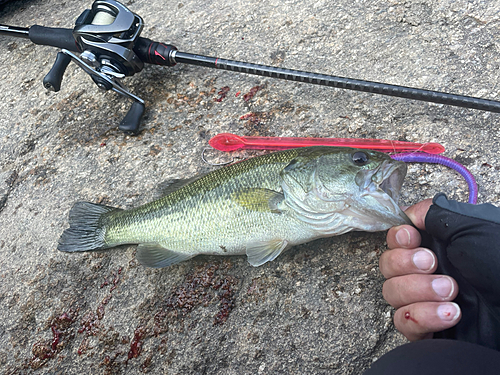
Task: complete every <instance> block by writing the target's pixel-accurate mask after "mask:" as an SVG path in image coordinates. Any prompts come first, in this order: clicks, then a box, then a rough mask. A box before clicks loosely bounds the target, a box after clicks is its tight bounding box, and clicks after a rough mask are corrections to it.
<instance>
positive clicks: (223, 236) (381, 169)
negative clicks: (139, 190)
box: [58, 146, 411, 268]
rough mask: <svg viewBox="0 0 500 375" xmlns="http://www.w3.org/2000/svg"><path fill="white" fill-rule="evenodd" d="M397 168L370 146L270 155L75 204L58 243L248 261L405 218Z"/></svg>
mask: <svg viewBox="0 0 500 375" xmlns="http://www.w3.org/2000/svg"><path fill="white" fill-rule="evenodd" d="M405 176H406V164H405V163H404V162H401V161H396V160H393V159H391V157H390V156H388V155H387V154H384V153H381V152H378V151H372V150H361V149H354V148H349V147H328V146H315V147H303V148H295V149H289V150H285V151H279V152H274V153H269V154H265V155H261V156H257V157H254V158H250V159H247V160H245V161H241V162H238V163H234V164H231V165H229V166H225V167H222V168H220V169H217V170H215V171H212V172H210V173H208V174H206V175H204V176H201V177H197V178H193V179H191V180H190V181H189V182H188V183H186V184H184V186H181V187H179V188H178V189H176V190H174V191H172V192H170V193H169V194H166V195H165V196H163V197H161V198H160V199H158V200H155V201H152V202H150V203H147V204H144V205H142V206H139V207H136V208H132V209H128V210H123V209H120V208H115V207H109V206H105V205H100V204H94V203H90V202H77V203H75V205H74V206H73V208H72V209H71V210H70V213H69V228H67V229H66V230H65V231H64V232H63V234H62V235H61V237H60V239H59V244H58V250H60V251H63V252H69V253H75V252H82V251H94V250H103V249H108V248H113V247H116V246H119V245H125V244H127V245H131V244H133V245H135V244H136V245H138V246H137V250H136V258H137V259H138V261H139V262H140V263H141V264H142V265H144V266H146V267H152V268H161V267H167V266H171V265H173V264H177V263H179V262H182V261H186V260H188V259H190V258H193V257H194V256H196V255H199V254H208V255H242V254H246V255H247V259H248V262H249V263H250V264H251V265H252V266H255V267H257V266H260V265H262V264H264V263H266V262H269V261H272V260H274V259H275V258H276V257H277V256H278V255H280V254H281V253H282V252H283V251H285V250H286V249H288V248H290V247H292V246H296V245H299V244H303V243H306V242H310V241H312V240H315V239H318V238H324V237H330V236H335V235H340V234H344V233H347V232H349V231H367V232H374V231H384V230H387V229H389V228H390V227H392V226H395V225H400V224H405V223H406V224H411V222H410V220H409V219H408V217H407V216H406V215H405V214H404V212H403V211H402V210H401V209H400V207H399V206H398V203H397V202H398V199H399V191H400V189H401V186H402V184H403V181H404V178H405Z"/></svg>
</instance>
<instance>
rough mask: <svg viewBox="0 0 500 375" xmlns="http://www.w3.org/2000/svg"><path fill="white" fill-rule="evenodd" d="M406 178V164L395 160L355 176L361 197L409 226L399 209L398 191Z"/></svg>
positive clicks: (409, 222) (407, 220) (406, 218)
mask: <svg viewBox="0 0 500 375" xmlns="http://www.w3.org/2000/svg"><path fill="white" fill-rule="evenodd" d="M405 176H406V164H405V163H403V162H401V161H396V160H392V159H391V160H386V161H384V162H383V163H382V164H380V166H379V167H378V168H376V169H373V170H364V171H362V172H360V173H358V175H357V176H356V180H357V181H356V182H357V184H358V185H359V187H360V190H361V196H370V197H371V198H373V199H375V200H376V201H377V202H378V204H379V205H380V206H382V207H384V208H385V209H386V210H387V212H388V213H389V214H390V215H391V216H396V217H398V218H399V219H398V220H402V221H401V222H403V221H404V222H406V223H408V224H411V221H410V219H408V217H407V216H406V214H405V213H404V212H403V211H402V210H401V209H400V208H399V206H398V201H399V191H400V190H401V186H402V185H403V181H404V178H405Z"/></svg>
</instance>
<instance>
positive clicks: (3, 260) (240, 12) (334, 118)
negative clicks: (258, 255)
mask: <svg viewBox="0 0 500 375" xmlns="http://www.w3.org/2000/svg"><path fill="white" fill-rule="evenodd" d="M64 4H65V5H64V6H63V4H62V3H61V2H60V1H55V0H19V1H13V2H10V3H8V4H7V5H5V6H4V8H3V10H1V11H0V23H5V24H11V25H18V26H30V25H33V24H39V25H44V26H54V27H68V28H71V27H72V25H73V22H74V20H75V19H76V17H77V16H78V15H79V14H80V13H81V12H82V11H83V9H84V8H85V7H89V6H90V5H91V2H90V1H88V2H84V1H79V2H65V3H64ZM127 5H128V6H129V7H130V9H131V10H132V11H134V12H136V13H139V14H140V15H141V16H142V17H143V18H144V20H145V22H146V28H145V31H144V32H143V36H147V37H149V38H151V39H155V40H160V41H164V42H166V43H172V44H174V45H176V46H177V47H178V48H179V50H181V51H184V52H192V53H200V54H206V55H210V56H219V57H224V58H229V59H238V60H243V61H249V62H256V63H264V64H273V65H278V66H283V67H287V68H295V69H305V70H308V71H315V72H321V73H330V74H335V75H340V76H346V77H352V78H359V79H366V80H374V81H380V82H387V83H393V84H403V85H408V86H414V87H420V88H427V89H434V90H440V91H445V92H453V93H458V94H465V95H472V96H480V97H484V98H491V99H498V95H497V89H498V82H499V63H500V59H499V58H500V52H499V42H498V41H499V40H500V35H499V34H500V30H499V28H498V26H499V23H500V21H499V11H500V3H499V2H498V1H489V2H485V1H466V0H457V1H454V0H448V1H445V0H442V1H437V0H422V1H419V2H411V1H386V0H374V1H356V0H355V1H352V0H338V1H335V2H331V1H330V2H329V1H313V0H303V1H294V0H291V1H278V0H273V1H255V2H248V1H239V0H236V1H231V2H226V1H220V0H214V1H211V2H206V1H201V0H193V1H182V2H181V1H159V0H151V1H143V0H133V1H129V2H128V3H127ZM0 51H1V53H0V78H1V80H0V279H1V284H0V301H1V307H2V308H1V309H0V368H1V369H2V370H1V372H2V373H5V374H27V373H37V374H38V373H40V374H41V373H58V374H59V373H60V374H63V373H64V374H81V373H82V372H84V371H85V372H88V373H106V374H124V373H127V374H136V373H142V372H150V373H165V374H205V373H206V374H304V373H308V374H332V373H339V374H355V373H360V372H362V371H363V370H364V369H366V368H367V367H368V366H369V365H370V363H371V362H372V361H373V360H375V359H376V358H378V357H379V356H380V355H382V354H383V353H385V352H387V351H388V350H390V349H391V348H393V347H395V346H397V345H400V344H401V343H403V342H405V340H404V338H403V337H402V336H401V335H399V334H398V333H397V332H396V331H395V329H394V327H393V325H392V315H391V314H392V308H391V307H390V306H388V305H387V304H386V303H385V302H384V300H383V299H382V296H381V288H382V283H383V278H382V276H381V275H380V273H379V271H378V267H377V264H378V256H379V255H380V253H381V252H382V251H383V250H384V249H385V243H384V241H385V237H384V233H377V234H367V233H351V234H347V235H343V236H340V237H335V238H331V239H324V240H319V241H315V242H313V243H310V244H307V245H303V246H299V247H296V248H293V249H291V250H290V251H288V252H287V253H286V254H283V255H281V256H280V257H279V258H278V259H277V260H275V261H273V262H271V263H270V264H266V265H264V266H262V267H259V268H253V267H251V266H250V265H249V264H248V263H247V261H246V259H245V258H244V257H231V258H218V257H198V258H195V259H193V260H191V261H188V262H185V263H182V264H180V265H177V266H174V267H171V268H169V269H160V270H151V269H145V268H143V267H142V266H140V265H138V263H137V262H136V260H135V258H134V251H135V248H134V247H133V246H131V247H125V248H121V249H113V250H110V251H107V252H97V253H90V254H89V253H87V254H69V255H68V254H63V253H60V252H58V251H57V250H56V245H57V240H58V238H59V236H60V235H61V233H62V231H63V230H64V229H65V228H66V227H67V214H68V211H69V209H70V208H71V206H72V204H73V203H74V202H75V201H78V200H87V201H91V202H103V203H106V204H108V205H114V206H118V207H122V208H130V207H135V206H138V205H140V204H142V203H145V202H147V201H150V200H151V199H154V198H156V197H158V196H159V195H160V194H161V190H162V189H163V188H164V187H165V186H166V183H167V182H168V181H169V180H172V179H177V178H188V177H191V176H193V175H196V174H198V173H201V172H206V171H209V170H211V169H213V168H216V167H214V166H211V165H208V164H206V163H204V162H203V161H202V158H201V153H202V150H203V149H204V148H206V147H207V146H208V140H209V139H210V138H211V137H212V136H214V135H216V134H218V133H220V132H228V131H229V132H233V133H236V134H243V135H271V136H317V137H364V138H366V137H376V138H389V139H400V140H408V141H418V142H426V141H436V142H440V143H442V144H443V145H445V147H446V149H447V151H446V154H445V155H446V156H448V157H452V158H455V159H457V160H459V161H460V162H462V163H463V164H465V165H466V166H467V167H468V168H469V169H470V170H471V172H472V173H473V174H474V175H475V177H476V178H477V181H478V184H479V201H480V202H492V203H494V204H498V203H499V202H500V188H499V186H498V183H497V181H498V173H499V172H498V170H499V169H500V162H499V160H498V157H497V153H498V149H499V138H498V137H499V131H498V126H497V123H498V119H499V115H498V114H490V113H486V112H481V111H475V110H468V109H461V108H455V107H447V106H442V105H434V104H427V103H422V102H412V101H408V100H404V99H396V98H390V97H381V96H378V95H371V94H364V93H358V92H352V91H344V90H336V89H331V88H323V87H316V86H310V85H306V84H299V83H290V82H283V81H279V80H274V79H270V78H262V77H256V76H246V75H242V74H237V73H232V72H223V71H217V70H212V69H207V68H201V67H194V66H186V65H183V66H181V65H178V66H176V67H174V68H160V67H154V66H148V67H146V68H145V69H144V71H143V72H142V73H140V74H138V75H136V76H134V77H132V78H129V79H127V80H126V84H127V85H128V87H130V88H131V90H132V91H133V92H134V93H135V94H137V95H139V96H141V97H142V98H144V99H145V101H146V104H147V110H146V114H145V117H144V120H143V123H142V125H143V128H144V130H143V131H142V132H141V134H140V135H139V136H138V137H128V136H125V135H123V134H122V133H120V132H119V131H118V129H117V125H118V123H119V121H120V120H121V118H122V117H123V116H124V114H125V113H126V111H127V109H128V105H129V103H128V102H127V101H125V100H124V99H122V98H120V97H118V96H117V95H116V94H114V93H109V92H108V93H103V92H101V91H99V90H98V89H97V87H96V86H95V85H94V84H93V83H92V81H91V80H90V78H89V77H88V76H86V74H84V73H83V72H82V71H81V70H80V69H79V68H77V67H76V66H75V65H70V67H69V68H68V70H67V73H66V75H65V77H64V81H63V87H62V90H61V91H60V92H59V93H52V92H48V91H46V90H45V89H44V88H43V87H42V79H43V76H44V75H45V74H46V73H47V72H48V70H49V69H50V67H51V65H52V63H53V61H54V59H55V53H56V50H54V49H52V48H49V47H42V46H36V45H34V44H32V43H30V42H29V41H28V40H23V39H11V38H7V37H4V36H0ZM225 86H228V87H229V88H230V91H229V92H228V94H227V97H226V98H224V99H223V100H222V101H220V102H217V101H215V100H214V99H216V98H218V97H219V96H218V95H217V93H218V91H220V90H221V88H223V87H225ZM255 86H263V88H262V89H261V90H259V91H258V92H257V93H256V95H255V96H254V97H253V98H252V99H251V100H249V101H248V102H246V101H245V100H244V99H243V94H245V93H247V92H249V91H250V90H251V89H252V88H253V87H255ZM238 92H241V95H238V96H236V93H238ZM249 113H253V114H254V115H253V116H249V117H248V118H247V119H246V120H241V119H240V117H241V116H243V115H246V114H249ZM257 153H258V152H252V153H248V152H247V153H244V152H240V153H237V154H236V155H234V156H235V157H236V158H241V157H248V156H249V155H255V154H257ZM206 157H207V158H208V159H209V160H210V161H212V162H214V163H216V162H220V161H224V160H228V158H230V156H228V155H221V154H220V153H217V152H213V151H209V152H207V153H206ZM439 191H444V192H446V193H447V194H448V195H449V196H450V197H452V198H454V199H458V200H465V199H466V196H467V187H466V185H465V183H464V181H463V180H462V179H461V178H460V177H459V176H458V175H457V174H456V173H454V172H453V171H450V170H448V169H446V168H444V167H440V166H434V165H420V164H419V165H411V166H410V167H409V175H408V178H407V180H406V182H405V185H404V187H403V203H404V204H412V203H416V202H417V201H419V200H421V199H423V198H429V197H432V196H433V195H434V194H435V193H437V192H439Z"/></svg>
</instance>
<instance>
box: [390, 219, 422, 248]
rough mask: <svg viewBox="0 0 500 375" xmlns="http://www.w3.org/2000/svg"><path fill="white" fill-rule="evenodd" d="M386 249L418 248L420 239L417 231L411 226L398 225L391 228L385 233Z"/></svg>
mask: <svg viewBox="0 0 500 375" xmlns="http://www.w3.org/2000/svg"><path fill="white" fill-rule="evenodd" d="M386 239H387V247H388V248H389V249H395V248H398V247H402V248H404V249H414V248H416V247H417V246H420V243H421V242H422V237H421V236H420V233H419V232H418V230H417V229H416V228H414V227H412V226H411V225H399V226H397V227H392V228H391V229H389V231H388V232H387V238H386Z"/></svg>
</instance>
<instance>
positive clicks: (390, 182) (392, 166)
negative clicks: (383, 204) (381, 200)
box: [374, 162, 406, 203]
mask: <svg viewBox="0 0 500 375" xmlns="http://www.w3.org/2000/svg"><path fill="white" fill-rule="evenodd" d="M379 170H380V171H381V177H380V178H381V181H380V182H377V181H374V183H375V184H377V185H378V188H379V189H380V190H382V191H383V192H384V193H385V194H387V195H388V196H389V197H391V199H392V200H393V201H394V202H395V203H398V201H399V191H400V190H401V186H402V185H403V181H404V178H405V176H406V164H404V163H400V162H398V163H393V162H385V163H383V164H382V165H381V166H380V168H379ZM377 174H378V173H376V174H375V176H376V175H377ZM375 176H374V177H375Z"/></svg>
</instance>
